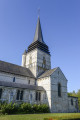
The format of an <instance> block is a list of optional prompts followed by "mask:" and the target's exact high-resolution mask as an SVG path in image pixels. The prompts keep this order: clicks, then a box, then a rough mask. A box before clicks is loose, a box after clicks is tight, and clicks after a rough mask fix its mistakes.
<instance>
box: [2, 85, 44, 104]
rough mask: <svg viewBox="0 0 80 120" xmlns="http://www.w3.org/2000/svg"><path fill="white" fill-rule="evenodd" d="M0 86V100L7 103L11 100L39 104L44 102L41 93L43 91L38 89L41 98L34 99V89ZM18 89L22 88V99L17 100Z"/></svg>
mask: <svg viewBox="0 0 80 120" xmlns="http://www.w3.org/2000/svg"><path fill="white" fill-rule="evenodd" d="M0 88H2V96H1V99H0V100H2V101H7V102H8V103H9V102H11V101H13V102H18V103H21V102H27V103H30V104H41V103H44V102H43V101H44V100H43V99H44V98H43V94H44V93H45V92H44V91H39V92H41V100H40V101H39V100H37V101H36V90H29V89H20V88H11V87H4V86H0ZM18 90H20V91H21V90H23V99H22V100H17V99H16V97H17V91H18Z"/></svg>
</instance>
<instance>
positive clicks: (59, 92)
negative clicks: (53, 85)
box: [58, 83, 61, 97]
mask: <svg viewBox="0 0 80 120" xmlns="http://www.w3.org/2000/svg"><path fill="white" fill-rule="evenodd" d="M58 96H59V97H61V84H60V83H59V84H58Z"/></svg>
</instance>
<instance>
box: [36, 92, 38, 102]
mask: <svg viewBox="0 0 80 120" xmlns="http://www.w3.org/2000/svg"><path fill="white" fill-rule="evenodd" d="M36 100H38V92H36Z"/></svg>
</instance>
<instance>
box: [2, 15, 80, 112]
mask: <svg viewBox="0 0 80 120" xmlns="http://www.w3.org/2000/svg"><path fill="white" fill-rule="evenodd" d="M0 101H7V102H8V103H9V102H11V101H13V102H18V103H21V102H28V103H30V104H47V105H49V108H50V111H51V112H78V98H77V97H68V95H67V79H66V77H65V75H64V74H63V72H62V71H61V69H60V68H59V67H56V68H53V69H51V55H50V51H49V48H48V46H47V45H46V43H45V42H44V40H43V35H42V30H41V24H40V18H39V17H38V21H37V26H36V31H35V36H34V40H33V42H32V43H31V44H30V45H29V47H28V49H27V50H25V51H24V53H23V55H22V66H18V65H15V64H11V63H7V62H4V61H0Z"/></svg>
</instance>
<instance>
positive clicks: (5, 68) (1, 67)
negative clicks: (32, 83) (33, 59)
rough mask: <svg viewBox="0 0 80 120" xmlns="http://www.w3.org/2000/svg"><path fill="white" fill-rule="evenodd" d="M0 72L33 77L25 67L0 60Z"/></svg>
mask: <svg viewBox="0 0 80 120" xmlns="http://www.w3.org/2000/svg"><path fill="white" fill-rule="evenodd" d="M0 72H6V73H11V74H15V75H20V76H25V77H31V78H35V77H34V75H33V74H32V72H31V71H30V70H29V69H28V68H25V67H22V66H18V65H15V64H11V63H8V62H4V61H0Z"/></svg>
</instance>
